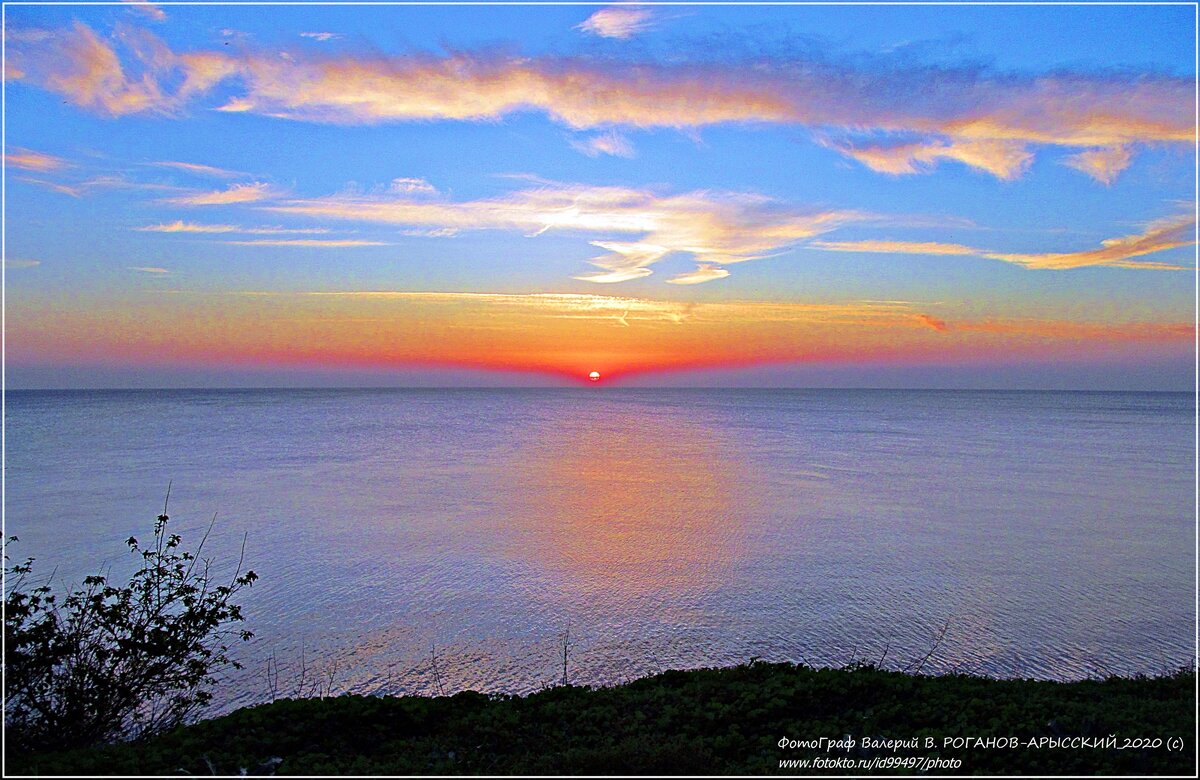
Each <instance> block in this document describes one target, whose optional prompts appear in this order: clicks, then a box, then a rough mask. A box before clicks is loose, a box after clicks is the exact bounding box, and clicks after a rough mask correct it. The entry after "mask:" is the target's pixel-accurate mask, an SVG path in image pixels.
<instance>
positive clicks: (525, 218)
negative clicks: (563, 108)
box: [266, 182, 866, 283]
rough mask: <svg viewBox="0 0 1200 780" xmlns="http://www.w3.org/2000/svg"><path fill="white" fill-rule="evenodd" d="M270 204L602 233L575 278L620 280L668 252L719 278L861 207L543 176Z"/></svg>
mask: <svg viewBox="0 0 1200 780" xmlns="http://www.w3.org/2000/svg"><path fill="white" fill-rule="evenodd" d="M266 208H267V209H268V210H270V211H275V212H279V213H285V214H292V215H306V216H310V217H321V218H323V219H336V220H345V221H351V222H375V223H385V224H395V225H403V226H406V227H409V228H417V229H430V228H432V229H436V230H514V231H520V232H522V233H525V234H526V235H532V236H536V235H540V234H542V233H544V232H546V231H550V230H554V231H566V232H572V233H577V234H583V235H596V234H600V235H606V234H607V235H614V234H615V235H617V236H632V237H633V240H626V239H623V238H620V239H609V238H603V239H598V240H593V241H592V242H591V243H592V245H593V246H596V247H598V248H599V249H602V250H604V251H605V254H603V255H599V256H597V257H593V258H592V259H591V260H589V262H590V263H591V264H592V265H593V266H596V267H597V268H599V269H600V271H599V272H593V273H589V274H583V275H580V276H577V277H575V278H577V279H582V280H585V281H590V282H600V283H606V282H621V281H629V280H631V279H638V278H642V277H645V276H649V275H650V273H651V269H650V266H652V265H653V264H654V263H656V262H658V261H659V260H661V259H663V258H664V257H666V256H667V255H669V254H671V253H682V254H687V255H690V256H691V257H692V258H693V259H695V260H696V262H697V263H698V264H699V266H700V271H699V272H698V273H697V274H695V275H693V277H692V278H694V279H695V280H696V281H708V280H711V279H718V278H721V277H722V276H724V275H726V274H724V273H720V271H721V270H723V269H722V267H723V266H725V265H731V264H735V263H740V262H745V261H747V260H755V259H760V258H763V257H766V256H767V255H770V254H773V253H776V252H778V251H780V250H782V249H785V248H786V247H788V246H790V245H791V244H793V243H795V242H797V241H800V240H802V239H807V238H811V237H813V236H816V235H819V234H821V233H824V232H826V231H829V230H832V229H833V228H835V227H837V226H839V225H842V224H845V223H847V222H851V221H857V220H862V219H866V215H864V214H861V213H859V212H855V211H849V210H829V209H801V208H796V207H794V206H788V205H786V204H781V203H779V202H776V201H773V200H771V199H769V198H765V197H763V196H760V195H754V194H749V193H718V192H691V193H685V194H682V195H665V194H660V193H657V192H653V191H649V190H638V189H632V188H626V187H593V186H587V185H579V184H560V183H555V182H542V183H541V184H540V186H537V187H535V188H531V189H525V190H519V191H516V192H512V193H509V194H507V195H503V196H500V197H497V198H491V199H485V200H474V201H460V202H454V201H448V200H443V199H428V198H420V199H417V198H411V197H400V196H391V197H389V196H357V195H350V196H347V195H337V196H330V197H325V198H312V199H296V200H290V201H285V202H283V203H281V204H279V205H275V206H268V207H266Z"/></svg>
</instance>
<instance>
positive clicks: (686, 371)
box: [4, 2, 1196, 390]
mask: <svg viewBox="0 0 1200 780" xmlns="http://www.w3.org/2000/svg"><path fill="white" fill-rule="evenodd" d="M1195 15H1196V9H1195V7H1194V6H1190V5H1176V6H1169V5H1154V6H1150V5H1140V6H1139V5H1127V6H1100V5H1095V6H925V7H921V6H836V5H820V6H815V5H814V6H803V5H799V6H753V5H730V6H689V5H610V6H604V5H557V6H540V7H539V6H529V5H526V6H496V5H491V6H488V5H482V6H457V7H454V6H341V7H339V6H337V5H316V4H304V3H300V4H296V5H292V6H250V5H247V6H244V7H239V6H236V5H232V6H231V5H223V6H208V7H204V6H202V5H173V4H163V5H152V4H149V3H144V2H121V3H113V4H108V5H75V6H11V5H9V6H5V31H4V44H5V57H4V77H5V93H4V97H5V138H4V184H5V213H4V217H5V220H4V228H5V236H4V238H5V241H4V279H5V301H6V306H5V326H6V329H5V350H6V352H5V358H6V359H5V384H6V386H7V387H9V388H23V387H24V388H41V387H179V386H183V387H200V386H203V387H220V386H281V385H292V386H304V385H318V386H326V385H353V386H364V385H400V386H406V385H411V386H456V385H462V386H504V385H517V386H526V385H532V386H542V385H568V386H574V385H580V386H591V387H607V386H699V387H705V386H764V387H772V386H796V387H806V386H818V387H827V386H831V387H838V386H845V387H966V388H1019V389H1030V388H1055V389H1058V388H1071V389H1148V390H1170V389H1174V390H1178V389H1190V388H1191V387H1192V384H1193V378H1194V369H1195V346H1194V345H1195V342H1194V338H1195V301H1196V298H1195V296H1196V287H1195V284H1196V219H1195V215H1196V204H1195V197H1196V156H1195V150H1196V103H1195V96H1196V80H1195V79H1196V74H1195V62H1196V47H1195V29H1196V28H1195V24H1196V16H1195ZM591 371H597V372H599V373H600V375H601V380H600V382H598V383H589V382H588V381H587V375H588V373H589V372H591Z"/></svg>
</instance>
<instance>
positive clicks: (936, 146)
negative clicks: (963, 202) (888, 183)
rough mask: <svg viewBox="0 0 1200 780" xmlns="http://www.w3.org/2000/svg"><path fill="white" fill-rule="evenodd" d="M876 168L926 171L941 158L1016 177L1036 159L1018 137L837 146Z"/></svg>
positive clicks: (895, 171)
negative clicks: (858, 146)
mask: <svg viewBox="0 0 1200 780" xmlns="http://www.w3.org/2000/svg"><path fill="white" fill-rule="evenodd" d="M836 148H838V150H839V151H840V152H841V153H842V154H844V155H846V156H847V157H852V158H854V159H855V160H858V161H859V162H860V163H862V164H863V165H865V166H867V167H868V168H870V169H871V170H873V171H879V172H880V173H890V174H893V175H902V174H913V173H927V172H928V171H929V170H930V169H932V168H933V167H934V166H936V165H937V163H938V161H940V160H955V161H957V162H960V163H963V164H964V165H968V166H970V167H972V168H977V169H979V170H982V171H987V172H988V173H990V174H992V175H993V176H995V177H997V178H999V179H1010V180H1011V179H1016V178H1018V177H1019V176H1020V175H1021V174H1022V173H1024V172H1025V169H1026V168H1028V167H1029V164H1030V163H1031V162H1032V161H1033V153H1032V152H1030V151H1029V149H1028V148H1027V147H1026V146H1025V144H1023V143H1022V142H1019V141H1004V140H982V141H937V140H934V141H925V142H920V143H911V144H900V145H896V146H866V147H861V148H856V147H853V146H840V147H836Z"/></svg>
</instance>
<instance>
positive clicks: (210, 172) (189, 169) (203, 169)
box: [152, 161, 246, 179]
mask: <svg viewBox="0 0 1200 780" xmlns="http://www.w3.org/2000/svg"><path fill="white" fill-rule="evenodd" d="M152 164H153V165H157V166H159V167H160V168H174V169H175V170H177V171H183V172H184V173H192V174H195V175H197V176H208V177H211V178H214V179H238V178H241V177H243V176H245V175H246V174H244V173H239V172H238V171H229V170H226V169H224V168H214V167H213V166H211V165H199V164H197V163H188V162H170V161H167V162H156V163H152Z"/></svg>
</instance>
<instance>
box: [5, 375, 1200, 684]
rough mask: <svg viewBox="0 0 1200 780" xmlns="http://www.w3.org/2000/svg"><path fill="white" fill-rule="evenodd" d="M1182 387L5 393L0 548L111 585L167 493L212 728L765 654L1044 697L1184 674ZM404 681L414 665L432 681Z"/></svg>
mask: <svg viewBox="0 0 1200 780" xmlns="http://www.w3.org/2000/svg"><path fill="white" fill-rule="evenodd" d="M1193 414H1194V406H1193V400H1192V396H1191V395H1190V394H1166V393H1157V394H1137V393H1027V392H1021V393H1000V392H900V391H838V390H828V391H741V390H718V391H709V390H680V391H674V390H644V391H643V390H618V389H612V388H588V389H586V390H578V391H575V390H562V391H554V390H462V391H453V390H451V391H446V390H436V391H435V390H281V391H275V390H269V391H264V390H252V391H130V392H125V391H114V392H95V391H88V392H10V393H9V394H8V406H7V426H8V427H7V455H8V461H7V469H8V470H7V496H6V510H7V515H6V519H7V528H8V532H9V533H10V534H14V533H15V534H16V535H18V536H19V537H20V538H21V541H20V543H19V546H18V548H17V552H18V553H19V554H20V555H21V556H24V555H26V554H30V555H34V556H36V557H38V558H39V560H40V563H39V566H41V567H42V569H43V570H45V571H47V572H48V571H49V570H50V569H51V568H53V567H57V577H58V579H59V580H60V581H62V582H73V581H78V580H79V579H80V578H82V576H83V575H85V574H87V573H90V572H91V571H94V570H96V569H98V568H101V567H108V568H109V569H111V570H112V572H113V573H114V574H121V573H125V572H127V571H128V570H129V567H130V565H131V563H132V562H131V561H130V556H129V554H128V553H127V552H126V551H125V550H124V548H123V546H122V540H123V539H125V538H126V537H127V536H129V535H131V534H135V535H148V531H149V528H150V526H151V524H152V522H153V519H154V516H155V515H156V514H157V513H158V512H159V511H160V510H161V506H162V501H163V498H164V493H165V491H166V488H167V484H168V482H172V483H173V488H172V491H171V499H170V514H171V516H172V525H173V526H174V527H175V529H176V530H177V531H180V532H181V533H183V534H184V536H185V540H190V541H193V542H194V541H195V540H197V539H198V538H199V536H200V535H201V534H202V532H203V530H204V528H205V527H206V526H207V525H208V523H209V521H210V520H211V518H212V516H213V514H214V513H216V514H217V524H216V530H215V531H214V534H213V538H212V541H211V542H210V548H209V549H210V550H211V552H212V553H213V554H214V555H216V556H217V557H218V565H219V566H220V565H225V566H229V565H232V563H233V562H234V561H235V560H236V558H237V549H238V547H239V546H240V544H241V540H242V537H243V534H247V535H248V537H247V538H248V541H247V547H246V549H247V559H248V563H249V565H250V566H252V567H253V568H254V569H255V570H256V571H258V573H259V574H260V575H261V577H262V579H261V581H260V582H259V583H258V584H256V585H255V586H254V588H253V589H252V591H250V592H249V593H248V594H246V597H245V599H244V603H245V605H246V610H247V614H248V616H249V618H250V621H249V623H250V627H251V628H252V629H253V630H254V631H255V632H256V634H257V637H256V638H255V640H254V641H253V642H251V643H249V644H247V645H243V646H240V647H239V650H238V652H239V653H240V655H241V657H242V658H243V659H244V660H245V661H246V663H247V668H246V670H245V671H244V672H242V673H239V674H235V675H233V676H231V677H230V678H229V679H228V680H226V682H225V683H224V685H223V687H222V689H221V691H220V694H219V701H220V702H221V704H222V706H225V707H228V706H232V705H233V704H241V703H247V702H250V701H255V700H261V699H262V698H263V697H264V696H265V695H266V691H267V687H268V686H267V684H266V682H265V675H264V670H265V666H266V663H267V659H268V658H269V657H271V656H273V657H274V658H275V659H276V662H277V663H278V666H279V669H280V683H279V687H280V689H281V693H289V694H290V693H292V692H293V689H294V687H295V685H296V684H297V683H298V678H299V669H300V659H301V656H302V655H303V658H304V666H305V667H307V669H308V671H306V672H305V676H306V678H307V680H308V682H309V683H311V682H312V681H313V680H314V679H316V678H318V677H319V678H320V679H322V680H324V681H325V682H324V683H323V685H324V684H326V683H328V681H329V680H330V679H332V688H333V689H334V690H335V691H338V692H341V691H347V690H353V691H358V692H364V693H366V692H392V693H414V692H415V693H430V692H433V691H434V690H436V689H437V688H438V686H439V684H440V685H441V686H442V687H443V688H444V689H445V690H447V691H453V690H458V689H463V688H474V689H478V690H484V691H505V692H524V691H529V690H532V689H536V688H540V687H542V686H544V685H546V684H548V683H550V682H552V681H554V680H555V679H556V678H559V677H561V674H562V662H561V657H560V653H561V635H562V634H563V633H564V632H567V631H569V635H570V642H571V650H570V658H569V663H568V667H569V669H568V672H569V674H570V677H571V680H572V681H573V682H576V683H591V684H606V683H616V682H620V681H622V680H625V679H628V678H632V677H636V676H640V675H643V674H646V673H649V672H653V671H657V670H660V669H666V668H682V667H696V666H706V665H722V664H734V663H738V662H743V661H746V660H747V659H750V658H752V657H756V656H757V657H761V658H763V659H766V660H785V659H786V660H795V661H801V660H803V661H807V662H809V663H814V664H831V663H832V664H837V663H843V662H846V661H848V660H850V659H851V658H854V657H858V658H866V659H870V660H879V659H880V658H881V657H884V654H885V648H886V657H885V664H886V665H890V666H897V667H902V666H905V665H907V664H909V663H911V662H912V661H913V660H914V659H916V658H919V657H921V656H923V655H925V654H926V652H927V651H928V650H929V649H930V647H931V646H932V644H933V643H934V639H935V636H936V635H937V634H938V633H939V630H940V629H941V628H942V627H943V626H946V625H948V628H947V629H946V631H945V636H944V639H943V641H942V642H941V644H940V645H938V647H937V649H936V652H935V653H934V655H933V656H932V657H931V659H930V661H929V662H928V664H927V665H926V670H929V671H935V672H948V671H953V670H966V671H975V672H979V673H986V674H992V675H1001V676H1014V675H1020V676H1032V677H1038V678H1054V679H1071V678H1079V677H1084V676H1088V675H1092V674H1102V673H1106V672H1109V671H1111V672H1119V673H1136V672H1148V673H1152V672H1157V671H1160V670H1162V669H1163V668H1165V667H1167V666H1171V665H1173V664H1179V663H1182V662H1186V661H1188V660H1189V659H1190V657H1191V655H1192V652H1193V637H1194V630H1195V609H1194V587H1195V558H1194V554H1195V529H1196V526H1195V515H1194V511H1195V507H1194V487H1193V485H1194V483H1193V473H1194V472H1193V469H1194V454H1193V453H1194V449H1193V448H1194V441H1193V427H1192V426H1193ZM431 651H432V655H435V656H436V669H435V664H434V662H433V661H432V659H431Z"/></svg>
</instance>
